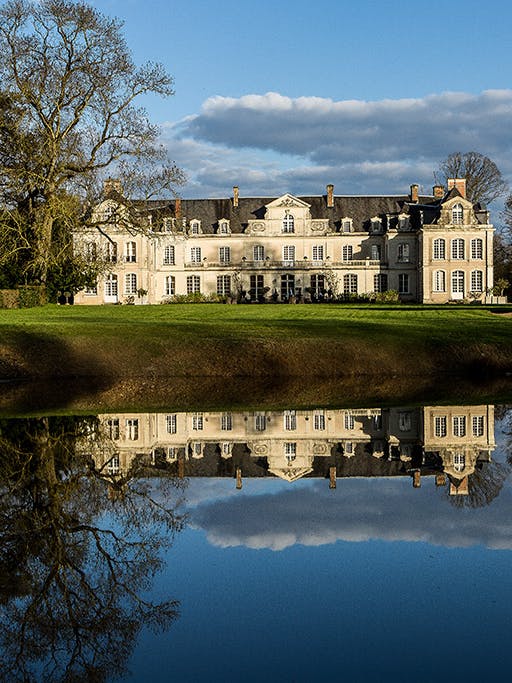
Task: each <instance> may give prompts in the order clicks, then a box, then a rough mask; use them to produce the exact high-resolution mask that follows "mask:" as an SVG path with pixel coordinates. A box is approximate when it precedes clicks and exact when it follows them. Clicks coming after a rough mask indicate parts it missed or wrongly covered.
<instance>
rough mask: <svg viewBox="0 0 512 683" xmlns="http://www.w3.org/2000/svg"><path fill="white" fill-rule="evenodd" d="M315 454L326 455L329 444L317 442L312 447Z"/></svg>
mask: <svg viewBox="0 0 512 683" xmlns="http://www.w3.org/2000/svg"><path fill="white" fill-rule="evenodd" d="M311 450H312V452H313V455H325V454H326V453H327V444H325V443H315V444H313V448H312V449H311Z"/></svg>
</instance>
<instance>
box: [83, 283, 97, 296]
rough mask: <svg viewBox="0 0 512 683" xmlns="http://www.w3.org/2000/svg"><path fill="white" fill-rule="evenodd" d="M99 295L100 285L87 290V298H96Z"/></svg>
mask: <svg viewBox="0 0 512 683" xmlns="http://www.w3.org/2000/svg"><path fill="white" fill-rule="evenodd" d="M96 294H98V285H92V286H91V287H86V288H85V295H86V296H96Z"/></svg>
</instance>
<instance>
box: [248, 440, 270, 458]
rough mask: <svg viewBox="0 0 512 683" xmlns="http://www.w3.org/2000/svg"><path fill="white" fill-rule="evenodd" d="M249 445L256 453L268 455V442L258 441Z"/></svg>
mask: <svg viewBox="0 0 512 683" xmlns="http://www.w3.org/2000/svg"><path fill="white" fill-rule="evenodd" d="M247 445H248V447H249V450H250V451H251V453H253V454H254V455H268V444H266V443H261V442H256V443H250V444H247Z"/></svg>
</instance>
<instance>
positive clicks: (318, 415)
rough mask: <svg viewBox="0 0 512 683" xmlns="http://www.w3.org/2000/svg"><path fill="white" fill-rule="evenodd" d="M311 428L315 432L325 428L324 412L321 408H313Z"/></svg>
mask: <svg viewBox="0 0 512 683" xmlns="http://www.w3.org/2000/svg"><path fill="white" fill-rule="evenodd" d="M313 429H314V430H315V431H317V432H321V431H324V429H325V413H324V411H323V410H315V412H314V414H313Z"/></svg>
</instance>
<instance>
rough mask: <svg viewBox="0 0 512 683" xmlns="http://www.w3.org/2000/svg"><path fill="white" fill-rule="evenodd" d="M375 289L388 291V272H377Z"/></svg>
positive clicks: (374, 283) (376, 290)
mask: <svg viewBox="0 0 512 683" xmlns="http://www.w3.org/2000/svg"><path fill="white" fill-rule="evenodd" d="M373 291H374V292H387V291H388V276H387V273H376V274H375V275H374V276H373Z"/></svg>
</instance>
